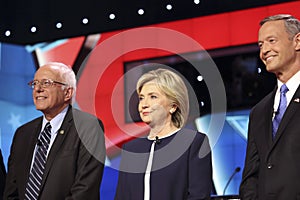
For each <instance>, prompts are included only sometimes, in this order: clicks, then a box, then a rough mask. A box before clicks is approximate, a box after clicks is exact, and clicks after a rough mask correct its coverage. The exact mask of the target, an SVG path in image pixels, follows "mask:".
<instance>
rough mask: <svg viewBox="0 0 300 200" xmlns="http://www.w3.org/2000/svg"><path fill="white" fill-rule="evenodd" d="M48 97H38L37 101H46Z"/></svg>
mask: <svg viewBox="0 0 300 200" xmlns="http://www.w3.org/2000/svg"><path fill="white" fill-rule="evenodd" d="M46 98H47V97H36V98H35V99H36V100H45V99H46Z"/></svg>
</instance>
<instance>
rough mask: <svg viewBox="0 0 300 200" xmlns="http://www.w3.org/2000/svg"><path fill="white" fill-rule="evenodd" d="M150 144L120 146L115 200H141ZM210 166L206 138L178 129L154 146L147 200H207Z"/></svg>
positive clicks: (143, 140) (140, 140)
mask: <svg viewBox="0 0 300 200" xmlns="http://www.w3.org/2000/svg"><path fill="white" fill-rule="evenodd" d="M152 143H153V141H150V140H148V139H146V138H138V139H135V140H132V141H130V142H128V143H126V144H124V145H123V151H122V161H121V165H120V171H119V179H118V186H117V190H116V195H115V200H142V199H144V196H143V195H144V175H145V171H146V166H147V163H148V158H149V151H150V148H151V144H152ZM211 189H212V163H211V152H210V146H209V142H208V138H207V137H206V136H205V135H204V134H202V133H199V132H196V131H191V130H188V129H182V130H180V131H179V132H177V133H176V134H173V135H172V136H169V137H167V138H163V139H160V142H159V143H158V144H156V145H155V152H154V157H153V165H152V171H151V178H150V197H151V200H196V199H197V200H204V199H210V192H211Z"/></svg>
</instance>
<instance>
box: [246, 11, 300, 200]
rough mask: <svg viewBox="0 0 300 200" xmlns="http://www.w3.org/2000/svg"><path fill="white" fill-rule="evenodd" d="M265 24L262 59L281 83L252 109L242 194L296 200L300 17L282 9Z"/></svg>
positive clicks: (299, 185)
mask: <svg viewBox="0 0 300 200" xmlns="http://www.w3.org/2000/svg"><path fill="white" fill-rule="evenodd" d="M260 25H261V27H260V30H259V34H258V45H259V47H260V58H261V60H262V61H263V62H264V64H265V65H266V69H267V70H268V71H269V72H272V73H274V74H275V75H276V77H277V86H276V87H275V89H274V91H273V92H271V93H270V94H269V95H267V96H266V97H265V98H264V99H263V100H262V101H260V102H259V103H258V104H257V105H256V106H255V107H254V108H253V109H252V111H251V114H250V121H249V130H248V144H247V153H246V159H245V167H244V171H243V178H242V183H241V186H240V196H241V198H242V200H249V199H251V200H254V199H259V200H271V199H274V200H275V199H276V200H296V199H300V87H299V84H300V22H299V20H298V19H296V18H294V17H293V16H290V15H283V14H281V15H275V16H270V17H267V18H265V19H264V20H262V21H261V23H260ZM282 85H285V86H286V87H285V86H283V87H281V86H282ZM284 87H285V90H284V92H283V91H282V94H281V91H280V88H284ZM281 117H282V118H281ZM280 118H281V121H280V120H279V119H280ZM275 122H276V125H275ZM273 124H274V125H273ZM278 124H279V125H278ZM277 126H278V129H277ZM276 129H277V130H276ZM272 132H273V133H272Z"/></svg>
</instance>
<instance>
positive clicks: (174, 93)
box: [136, 68, 189, 128]
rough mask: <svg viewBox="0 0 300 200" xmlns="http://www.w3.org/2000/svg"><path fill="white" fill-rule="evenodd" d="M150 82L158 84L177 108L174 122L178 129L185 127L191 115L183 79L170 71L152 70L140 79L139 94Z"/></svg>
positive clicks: (138, 83)
mask: <svg viewBox="0 0 300 200" xmlns="http://www.w3.org/2000/svg"><path fill="white" fill-rule="evenodd" d="M150 81H151V82H155V83H157V86H158V88H159V89H160V90H161V92H163V93H164V94H165V95H166V96H167V98H168V99H169V100H171V102H172V103H173V104H175V105H176V106H177V109H176V111H175V112H174V113H173V114H172V122H173V124H174V125H175V126H176V127H177V128H181V127H183V126H184V124H185V123H186V120H187V118H188V114H189V98H188V90H187V87H186V85H185V83H184V81H183V80H182V78H181V77H180V76H179V75H178V74H176V73H174V72H173V71H171V70H168V69H162V68H159V69H156V70H152V71H149V72H147V73H145V74H143V75H142V76H141V77H140V78H139V80H138V82H137V86H136V90H137V93H138V94H140V92H141V90H142V88H143V86H144V85H145V84H146V83H148V82H150Z"/></svg>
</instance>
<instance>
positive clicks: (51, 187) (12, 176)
mask: <svg viewBox="0 0 300 200" xmlns="http://www.w3.org/2000/svg"><path fill="white" fill-rule="evenodd" d="M29 86H30V87H31V88H32V89H33V101H34V104H35V106H36V109H37V110H40V111H41V112H42V113H43V116H41V117H39V118H36V119H34V120H32V121H30V122H28V123H26V124H24V125H22V126H21V127H19V128H18V129H17V130H16V133H15V135H14V138H13V143H12V146H11V152H10V156H9V161H8V174H7V179H6V186H5V191H4V199H7V200H9V199H22V200H23V199H40V200H64V199H69V200H71V199H72V200H89V199H90V200H96V199H100V194H99V189H100V184H101V180H102V175H103V167H104V159H105V144H104V133H103V125H102V122H101V121H100V120H98V119H97V118H96V117H95V116H93V115H90V114H88V113H85V112H82V111H79V110H77V109H74V108H72V106H71V103H72V98H73V97H74V94H75V91H76V77H75V74H74V72H73V71H72V69H71V68H69V67H68V66H66V65H64V64H62V63H55V62H53V63H48V64H46V65H44V66H42V67H40V68H39V69H38V70H37V72H36V74H35V76H34V80H33V81H31V82H30V83H29ZM48 122H50V125H49V124H48ZM42 130H44V131H42Z"/></svg>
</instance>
